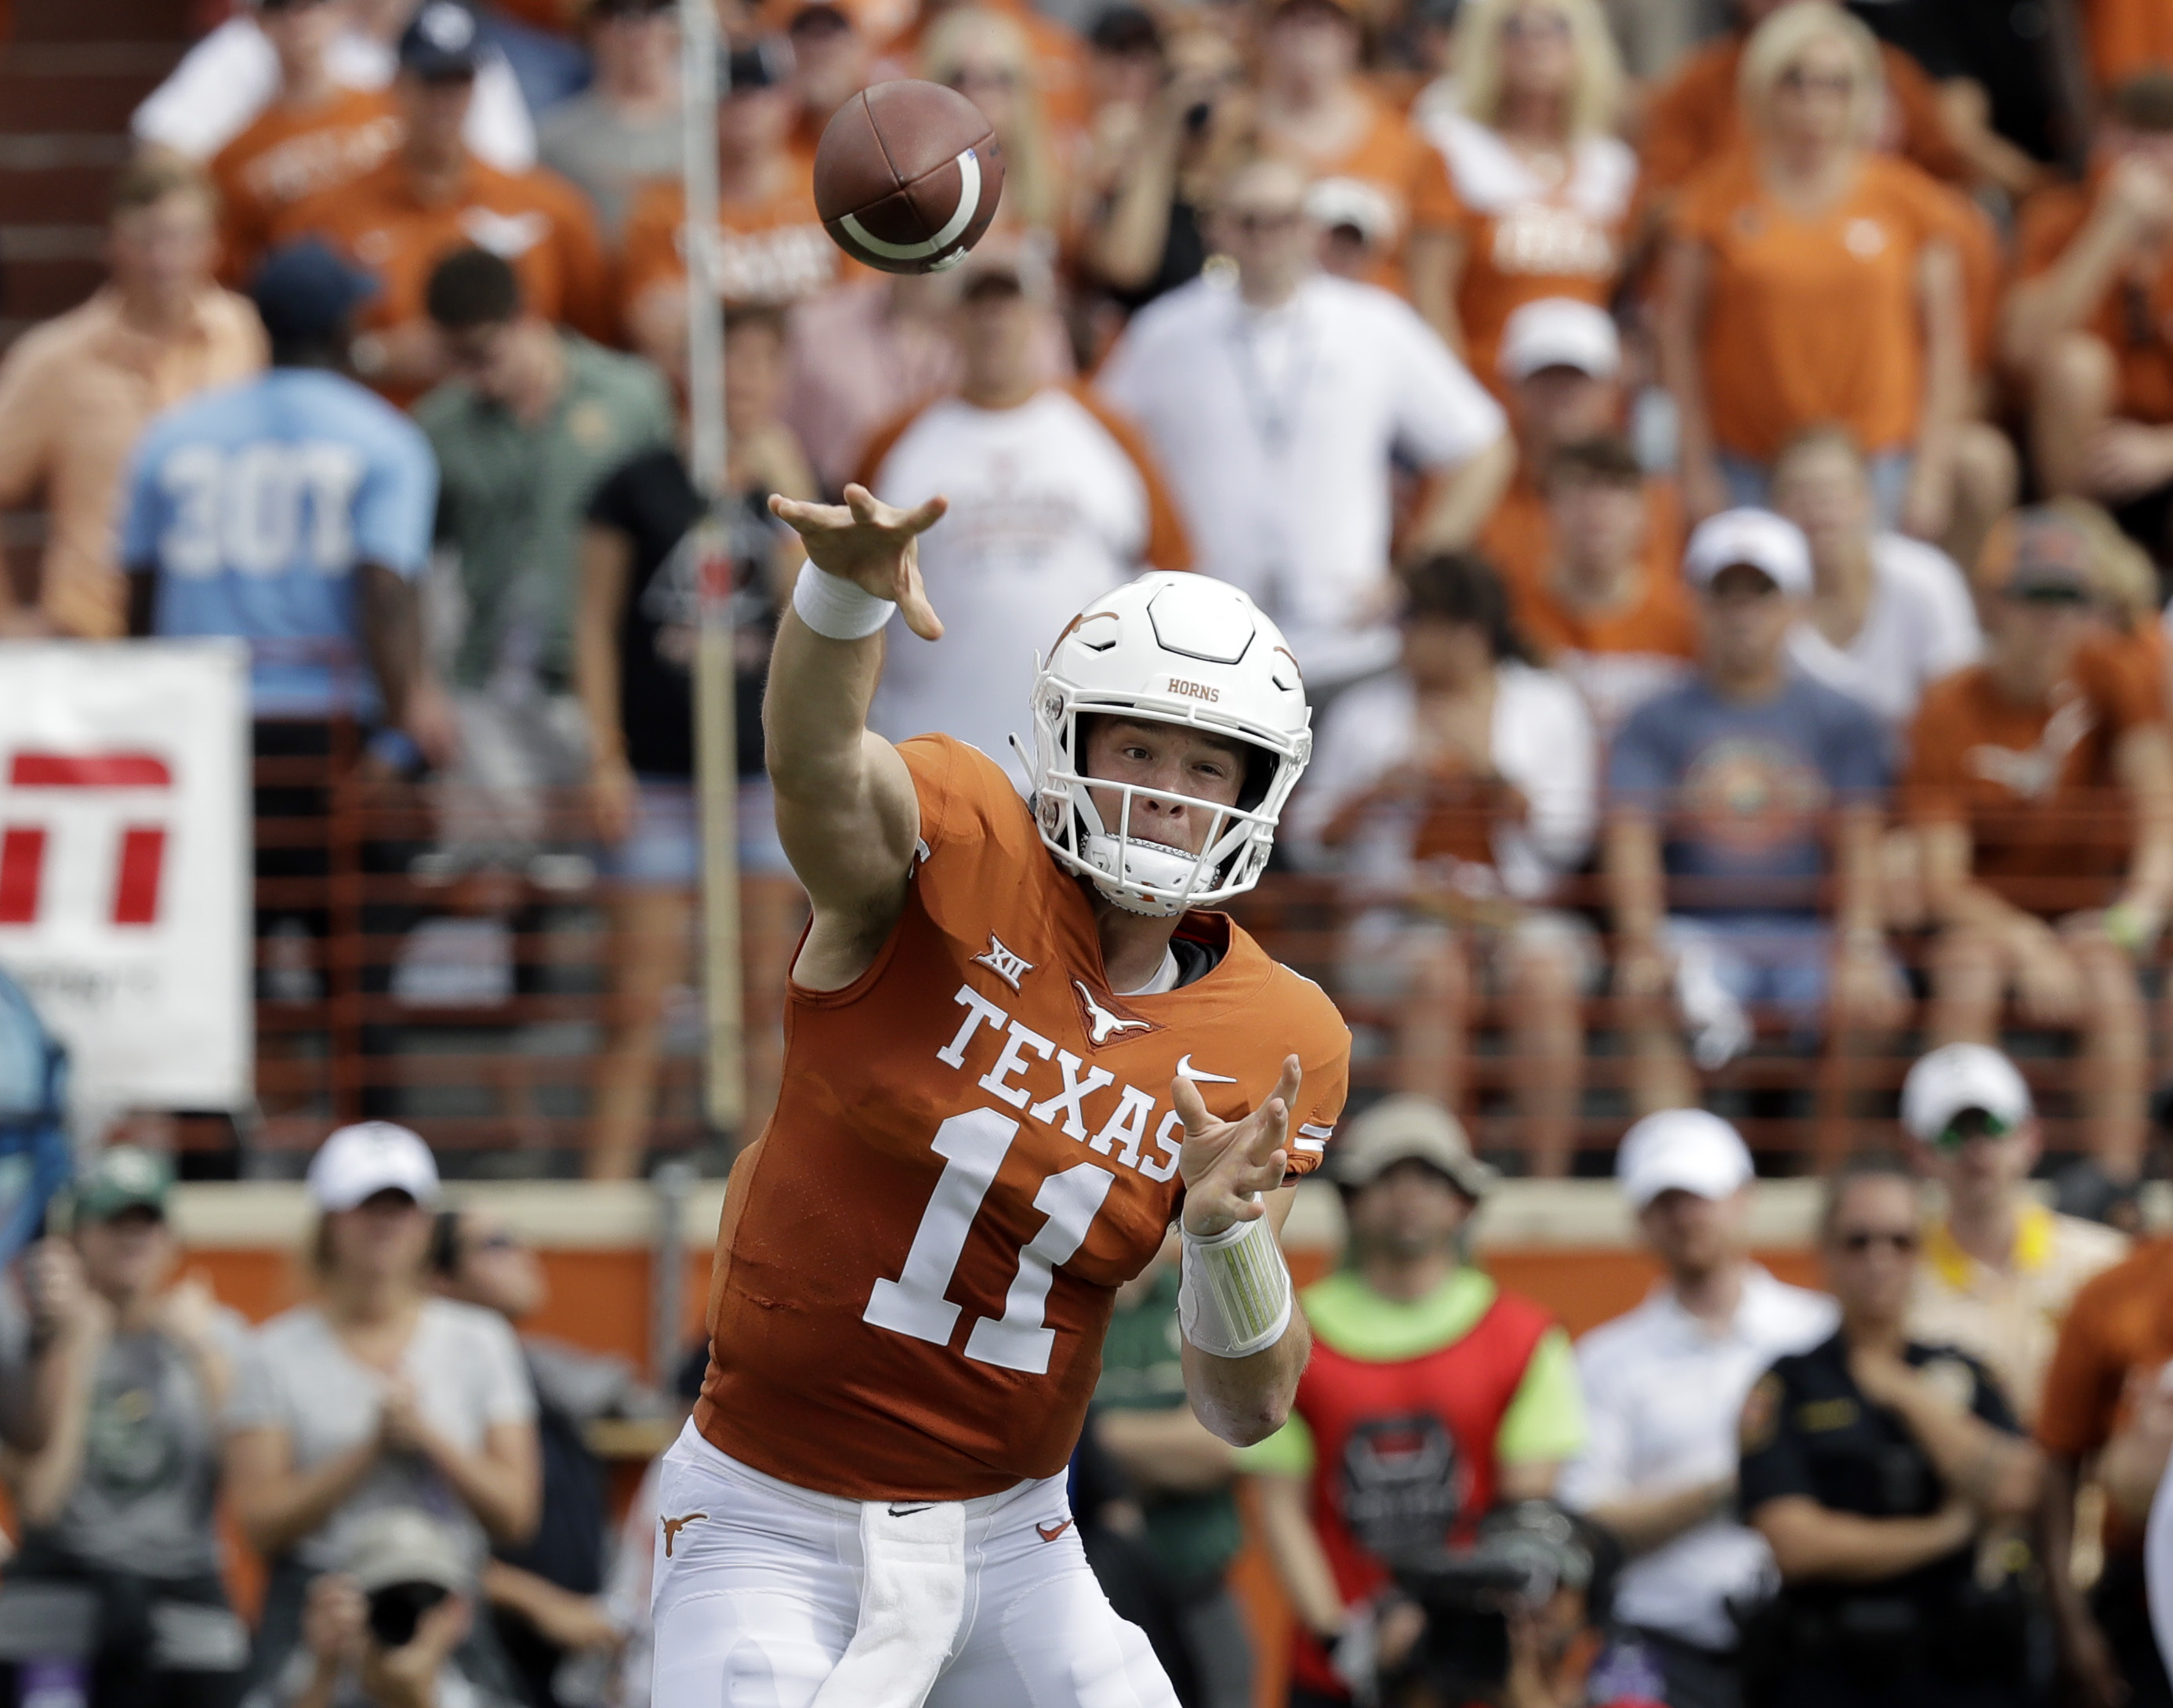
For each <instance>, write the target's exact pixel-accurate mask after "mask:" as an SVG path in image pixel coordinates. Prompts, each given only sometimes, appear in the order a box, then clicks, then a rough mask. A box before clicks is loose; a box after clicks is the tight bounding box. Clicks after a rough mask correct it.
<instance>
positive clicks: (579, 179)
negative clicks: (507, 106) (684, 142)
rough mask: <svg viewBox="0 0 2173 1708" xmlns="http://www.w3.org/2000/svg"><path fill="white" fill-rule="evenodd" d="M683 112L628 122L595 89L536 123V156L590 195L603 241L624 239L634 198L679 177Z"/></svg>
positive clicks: (614, 243) (562, 104)
mask: <svg viewBox="0 0 2173 1708" xmlns="http://www.w3.org/2000/svg"><path fill="white" fill-rule="evenodd" d="M679 148H680V139H679V110H678V109H677V107H676V106H675V107H674V108H673V109H672V110H671V111H670V112H668V113H666V114H664V115H662V116H661V117H657V118H653V119H644V120H640V121H633V120H629V119H628V118H626V117H625V116H623V115H622V114H619V113H617V112H614V111H613V110H612V108H611V107H610V106H609V105H607V104H606V102H605V101H604V100H603V98H602V97H601V95H599V94H597V93H596V91H595V90H594V89H586V90H584V91H583V92H582V93H581V94H577V95H575V96H574V97H573V98H572V99H571V100H563V101H560V102H559V103H558V105H556V106H554V107H553V108H551V109H550V110H548V111H547V112H546V113H545V114H544V115H543V116H542V117H541V118H539V119H538V120H537V121H536V152H537V155H538V157H540V158H541V159H542V162H543V164H545V165H547V166H548V167H549V168H550V169H551V170H553V171H554V172H556V173H558V175H560V176H561V177H565V178H570V179H572V180H574V183H575V184H577V185H579V186H580V187H581V188H582V189H583V190H585V191H587V192H588V197H589V200H590V202H592V203H594V204H595V207H596V224H598V225H599V226H601V228H602V229H603V235H604V241H605V242H606V243H607V244H608V245H610V246H611V247H612V248H614V249H616V248H617V246H618V243H619V240H620V239H621V238H623V237H624V236H625V235H626V217H627V215H628V213H630V212H631V211H632V210H633V207H634V194H635V192H636V191H639V189H640V187H641V186H642V185H643V184H644V183H645V182H647V181H648V180H650V179H651V178H676V177H677V176H678V175H679V170H680V166H679Z"/></svg>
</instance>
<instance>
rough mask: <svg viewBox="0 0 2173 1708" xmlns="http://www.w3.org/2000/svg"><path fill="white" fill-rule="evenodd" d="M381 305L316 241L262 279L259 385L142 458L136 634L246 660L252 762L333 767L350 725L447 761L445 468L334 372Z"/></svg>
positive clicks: (198, 414)
mask: <svg viewBox="0 0 2173 1708" xmlns="http://www.w3.org/2000/svg"><path fill="white" fill-rule="evenodd" d="M374 288H375V286H374V284H373V283H372V281H371V280H370V278H369V276H368V275H367V274H364V273H362V272H358V271H357V270H356V269H354V268H353V267H349V266H348V264H347V263H346V262H345V261H342V260H341V259H340V258H339V257H338V256H336V255H334V254H333V253H332V251H330V250H328V249H326V247H325V246H324V245H322V244H321V243H317V242H315V241H305V242H302V243H298V244H294V245H289V246H288V247H287V248H285V249H283V250H280V251H276V252H275V253H274V254H273V255H272V257H271V259H270V260H269V261H267V262H266V263H265V265H264V267H262V269H261V270H260V272H258V274H257V276H256V282H255V284H254V286H253V287H252V294H253V297H254V300H255V302H256V310H257V314H258V315H259V316H260V317H261V318H262V321H263V324H264V327H265V330H266V331H267V333H268V335H269V337H270V339H271V345H272V366H271V369H270V371H269V372H267V373H266V374H262V375H261V376H260V377H258V378H256V379H255V380H250V381H248V382H247V383H245V384H244V385H238V386H229V387H228V388H226V389H224V390H222V391H214V392H213V393H211V394H210V395H209V396H205V397H202V398H199V399H197V401H194V402H192V403H186V404H183V405H182V406H181V407H179V408H176V409H174V410H171V411H169V412H167V413H166V414H164V415H163V416H161V417H159V418H158V420H157V421H155V422H154V423H153V424H152V426H151V427H150V428H149V429H148V431H147V432H146V433H145V434H144V435H143V439H142V441H141V442H140V443H139V445H137V450H136V455H135V459H134V463H133V466H132V469H131V471H130V474H129V477H128V482H127V494H126V500H125V504H124V511H123V514H124V516H125V521H124V523H123V525H122V530H121V561H122V563H124V564H125V565H126V566H127V570H128V574H129V605H130V612H129V617H130V621H129V629H130V632H131V633H136V634H156V635H163V636H178V635H213V634H216V635H234V636H238V637H240V638H242V639H245V640H246V641H248V642H249V643H250V644H251V650H252V653H253V658H252V661H251V681H250V709H251V714H252V716H253V717H255V718H256V720H257V727H256V750H257V752H259V753H262V754H267V755H280V756H294V755H300V754H305V753H307V754H326V753H329V752H332V739H331V735H330V731H329V730H328V729H326V727H324V726H325V725H327V724H328V722H329V721H330V720H332V719H338V718H353V719H357V720H358V721H359V722H360V723H361V724H363V725H364V726H365V727H367V728H376V729H382V730H386V731H388V732H396V733H395V734H393V735H391V738H390V739H389V740H388V741H386V742H385V743H384V744H383V745H382V746H380V752H382V753H386V754H387V755H389V756H392V757H399V756H401V755H402V754H403V753H405V754H414V753H417V752H419V754H420V756H421V757H427V758H428V759H429V760H430V761H432V762H443V761H444V760H445V759H446V758H447V757H450V752H451V746H452V739H453V737H452V730H451V729H450V722H449V718H448V714H447V712H446V710H445V705H444V698H443V693H442V691H440V690H439V689H438V688H437V687H436V686H435V684H434V683H433V682H431V681H430V680H429V671H428V667H427V665H426V663H425V660H424V659H423V638H422V620H421V616H420V612H419V607H418V599H417V594H416V588H415V583H416V580H417V579H418V577H419V576H420V575H421V574H423V569H424V568H425V567H426V566H427V564H428V563H429V550H430V520H431V514H432V509H433V506H434V504H435V502H436V496H437V484H438V482H437V467H436V464H435V462H434V460H433V458H432V456H431V454H430V447H429V443H428V441H427V440H425V439H423V435H422V434H421V433H420V432H419V431H418V430H417V428H416V427H415V425H414V423H412V422H410V421H409V420H408V419H407V418H406V417H405V416H403V415H402V414H400V413H399V412H397V411H396V410H395V409H393V408H391V407H390V406H389V405H387V404H386V402H385V401H384V400H383V399H382V398H380V397H378V396H375V394H374V393H372V392H370V391H368V390H366V389H365V388H364V387H363V386H360V385H356V384H355V383H354V382H353V380H348V379H347V378H345V377H344V376H343V375H342V374H341V373H340V372H339V371H338V369H339V367H340V364H341V363H342V360H343V358H344V357H345V353H346V349H347V342H348V339H347V334H348V326H349V323H350V320H351V317H352V315H353V311H354V309H355V307H356V306H357V304H360V303H361V302H363V301H364V300H366V299H368V297H369V294H370V293H371V291H372V290H373V289H374ZM305 724H307V725H315V726H316V727H315V729H314V730H309V731H305V730H303V729H301V728H300V727H299V726H300V725H305ZM402 738H404V739H402ZM261 852H262V853H266V854H288V853H291V852H293V851H292V850H285V849H263V850H262V851H261ZM283 875H288V876H291V875H292V874H291V873H283ZM260 876H272V874H270V873H263V872H260Z"/></svg>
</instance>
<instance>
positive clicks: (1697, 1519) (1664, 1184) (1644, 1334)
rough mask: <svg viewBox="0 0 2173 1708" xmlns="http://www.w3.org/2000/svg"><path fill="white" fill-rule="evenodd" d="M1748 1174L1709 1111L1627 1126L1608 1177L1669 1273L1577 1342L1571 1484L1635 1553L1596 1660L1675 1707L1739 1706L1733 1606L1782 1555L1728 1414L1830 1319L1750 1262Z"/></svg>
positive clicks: (1594, 1516) (1741, 1153)
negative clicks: (1610, 1642)
mask: <svg viewBox="0 0 2173 1708" xmlns="http://www.w3.org/2000/svg"><path fill="white" fill-rule="evenodd" d="M1751 1176H1752V1169H1751V1162H1750V1151H1749V1150H1747V1149H1746V1148H1745V1147H1744V1143H1743V1139H1742V1135H1741V1134H1739V1133H1737V1132H1736V1130H1735V1129H1734V1128H1733V1127H1731V1126H1729V1125H1728V1123H1726V1122H1725V1121H1723V1120H1722V1119H1721V1118H1719V1117H1718V1116H1717V1115H1710V1114H1707V1113H1706V1112H1705V1111H1704V1110H1702V1109H1665V1110H1662V1111H1661V1112H1660V1113H1658V1114H1653V1115H1647V1117H1646V1118H1644V1119H1643V1120H1642V1121H1640V1122H1638V1123H1637V1124H1636V1126H1634V1127H1632V1128H1631V1129H1630V1130H1629V1131H1628V1132H1627V1133H1626V1134H1623V1137H1622V1145H1621V1148H1620V1150H1617V1151H1616V1153H1615V1180H1616V1182H1617V1183H1619V1184H1620V1187H1621V1189H1622V1195H1623V1197H1625V1198H1626V1199H1628V1200H1629V1203H1630V1207H1631V1210H1633V1211H1635V1212H1636V1217H1637V1227H1638V1231H1639V1232H1640V1233H1641V1234H1642V1236H1643V1239H1644V1243H1645V1246H1646V1247H1647V1249H1648V1250H1649V1251H1650V1252H1651V1253H1653V1256H1654V1257H1656V1258H1658V1259H1659V1261H1660V1263H1661V1266H1662V1268H1663V1271H1664V1274H1663V1278H1662V1280H1660V1281H1659V1282H1658V1283H1657V1284H1656V1285H1654V1286H1653V1290H1652V1291H1651V1292H1650V1293H1648V1294H1647V1296H1646V1297H1645V1301H1644V1303H1642V1305H1640V1306H1638V1307H1637V1308H1636V1310H1634V1311H1631V1312H1629V1313H1628V1314H1627V1315H1626V1316H1621V1317H1616V1318H1615V1320H1614V1321H1613V1322H1611V1323H1603V1324H1602V1325H1601V1326H1600V1327H1599V1328H1594V1329H1593V1331H1592V1332H1591V1333H1590V1334H1586V1335H1585V1336H1583V1338H1582V1339H1579V1340H1578V1342H1577V1379H1578V1381H1579V1382H1580V1383H1581V1384H1582V1386H1583V1389H1584V1401H1585V1410H1586V1416H1587V1419H1588V1431H1589V1433H1588V1437H1587V1439H1586V1441H1585V1445H1584V1451H1583V1452H1582V1453H1580V1454H1578V1456H1577V1457H1576V1458H1575V1459H1573V1460H1572V1461H1571V1462H1570V1463H1569V1464H1568V1465H1566V1467H1564V1468H1563V1470H1562V1476H1561V1498H1562V1500H1563V1501H1564V1503H1565V1504H1566V1505H1567V1506H1570V1507H1572V1509H1573V1510H1575V1511H1581V1512H1583V1514H1584V1515H1585V1516H1586V1517H1588V1518H1590V1519H1591V1520H1592V1521H1593V1522H1595V1523H1597V1524H1599V1525H1600V1526H1601V1527H1603V1528H1604V1529H1606V1530H1607V1531H1609V1532H1610V1533H1611V1534H1612V1535H1613V1536H1614V1537H1615V1539H1616V1540H1617V1541H1619V1542H1620V1544H1622V1547H1623V1549H1624V1551H1625V1552H1626V1553H1627V1554H1629V1555H1630V1560H1629V1562H1628V1564H1627V1565H1625V1566H1624V1567H1623V1570H1622V1576H1620V1578H1619V1579H1618V1580H1617V1581H1616V1583H1615V1622H1616V1624H1618V1625H1620V1627H1621V1628H1622V1630H1621V1632H1620V1635H1619V1637H1618V1638H1617V1640H1616V1641H1615V1644H1614V1646H1613V1648H1612V1651H1611V1652H1610V1654H1608V1655H1606V1656H1604V1657H1602V1659H1601V1661H1600V1662H1599V1667H1598V1668H1596V1670H1597V1671H1598V1672H1599V1673H1601V1674H1602V1675H1603V1676H1609V1677H1620V1676H1623V1675H1625V1674H1626V1673H1629V1672H1631V1670H1632V1669H1633V1668H1636V1669H1637V1670H1641V1671H1642V1670H1649V1672H1650V1673H1653V1674H1657V1677H1658V1682H1659V1684H1660V1686H1661V1688H1660V1689H1658V1690H1657V1691H1655V1692H1653V1695H1655V1696H1656V1697H1657V1699H1658V1700H1659V1701H1661V1702H1663V1703H1664V1704H1665V1705H1666V1708H1739V1705H1740V1703H1741V1701H1742V1695H1741V1690H1740V1686H1739V1679H1738V1675H1737V1662H1736V1653H1735V1651H1736V1645H1737V1641H1738V1639H1739V1632H1738V1630H1737V1628H1736V1624H1735V1619H1734V1614H1733V1613H1732V1611H1731V1609H1732V1608H1734V1607H1735V1606H1739V1605H1748V1604H1750V1603H1754V1602H1755V1601H1756V1600H1757V1599H1758V1598H1759V1597H1760V1596H1761V1595H1762V1594H1763V1593H1764V1592H1765V1591H1766V1587H1767V1584H1768V1582H1769V1581H1770V1579H1771V1572H1772V1570H1773V1563H1772V1560H1773V1557H1772V1554H1771V1550H1770V1549H1767V1547H1766V1540H1765V1538H1763V1537H1762V1536H1761V1535H1759V1534H1758V1533H1757V1532H1756V1531H1755V1530H1752V1529H1751V1528H1749V1527H1748V1526H1747V1525H1745V1524H1744V1522H1742V1520H1741V1519H1740V1518H1739V1517H1738V1516H1737V1513H1736V1510H1735V1454H1736V1423H1737V1420H1738V1419H1739V1416H1740V1415H1741V1414H1742V1410H1743V1402H1744V1399H1745V1398H1747V1397H1748V1396H1749V1394H1750V1385H1751V1384H1752V1383H1753V1382H1755V1381H1756V1380H1757V1379H1758V1377H1760V1376H1761V1375H1762V1374H1763V1373H1764V1372H1765V1371H1766V1367H1767V1366H1769V1365H1771V1363H1772V1361H1773V1360H1775V1359H1776V1358H1778V1357H1780V1356H1782V1355H1784V1354H1787V1353H1793V1352H1804V1351H1808V1350H1809V1349H1810V1348H1811V1347H1812V1346H1814V1345H1815V1344H1818V1343H1819V1342H1820V1341H1821V1340H1823V1339H1825V1338H1826V1336H1827V1335H1829V1334H1831V1333H1832V1332H1833V1328H1834V1323H1835V1317H1834V1308H1833V1303H1832V1301H1831V1300H1829V1299H1826V1298H1824V1297H1822V1296H1820V1295H1819V1294H1816V1293H1812V1292H1808V1291H1806V1290H1804V1289H1803V1288H1801V1287H1791V1286H1788V1285H1786V1284H1785V1283H1783V1282H1781V1281H1777V1280H1774V1279H1773V1277H1772V1276H1771V1274H1768V1273H1767V1272H1766V1270H1765V1269H1762V1268H1761V1267H1760V1266H1759V1265H1758V1264H1756V1263H1753V1262H1751V1261H1750V1257H1749V1256H1748V1249H1749V1233H1750V1226H1749V1224H1750V1203H1751V1193H1752V1180H1751ZM1639 1662H1642V1667H1640V1666H1639Z"/></svg>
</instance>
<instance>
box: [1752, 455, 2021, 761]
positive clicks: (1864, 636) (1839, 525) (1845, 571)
mask: <svg viewBox="0 0 2173 1708" xmlns="http://www.w3.org/2000/svg"><path fill="white" fill-rule="evenodd" d="M1773 508H1774V509H1776V510H1777V511H1778V512H1779V513H1780V514H1781V515H1784V516H1786V517H1787V519H1788V520H1790V521H1792V522H1793V523H1794V524H1795V525H1797V526H1798V528H1800V529H1802V530H1803V533H1804V540H1805V541H1806V542H1807V543H1808V544H1809V547H1810V548H1811V596H1810V603H1809V612H1808V620H1807V621H1806V622H1804V623H1803V624H1802V625H1800V626H1799V627H1798V628H1797V629H1796V631H1795V633H1794V634H1793V635H1792V636H1791V637H1790V645H1791V650H1792V651H1793V654H1794V656H1795V660H1796V662H1797V663H1798V664H1799V665H1802V666H1803V667H1804V670H1805V671H1808V672H1809V673H1810V674H1811V675H1813V676H1816V677H1818V679H1819V680H1820V681H1821V682H1829V683H1831V684H1832V685H1833V686H1834V687H1837V688H1840V689H1841V690H1843V691H1844V692H1847V693H1849V694H1852V695H1853V696H1854V697H1855V698H1858V699H1859V700H1861V701H1863V703H1864V704H1866V705H1867V706H1869V707H1870V708H1871V709H1873V710H1874V711H1875V712H1877V713H1878V714H1879V716H1880V717H1882V718H1884V719H1886V721H1887V722H1888V723H1889V724H1890V725H1893V726H1894V727H1895V729H1896V730H1905V729H1906V728H1907V727H1908V724H1909V720H1910V719H1911V718H1912V717H1914V716H1915V715H1916V711H1917V702H1918V701H1920V700H1922V698H1923V697H1924V691H1925V690H1926V689H1927V688H1928V687H1931V685H1932V684H1933V682H1938V680H1939V679H1940V678H1941V677H1942V676H1951V675H1953V674H1954V672H1955V671H1958V670H1960V669H1961V668H1963V667H1964V666H1965V665H1971V664H1974V663H1975V662H1976V657H1977V655H1978V653H1979V652H1980V651H1982V649H1983V645H1984V638H1983V636H1982V634H1980V633H1978V630H1977V621H1976V607H1975V606H1973V605H1972V604H1971V601H1970V590H1969V584H1968V583H1967V582H1965V580H1963V579H1962V573H1961V571H1960V570H1959V569H1957V568H1955V564H1954V561H1953V560H1952V559H1951V558H1949V557H1947V555H1946V554H1945V553H1944V552H1941V551H1939V550H1938V548H1937V547H1933V546H1927V545H1925V544H1923V543H1922V541H1916V540H1911V539H1909V538H1908V537H1907V536H1904V535H1901V534H1896V533H1894V532H1892V531H1889V530H1885V529H1882V528H1881V527H1879V524H1878V520H1877V518H1876V517H1875V516H1874V515H1873V511H1872V500H1871V485H1870V481H1869V478H1868V471H1867V470H1866V468H1865V466H1864V461H1863V452H1862V451H1861V450H1859V449H1858V446H1857V444H1856V441H1855V440H1854V439H1852V438H1851V437H1850V436H1849V434H1848V433H1847V430H1846V429H1845V428H1836V427H1814V428H1810V429H1809V431H1807V432H1804V433H1801V434H1798V435H1797V436H1796V437H1795V439H1793V440H1792V441H1791V442H1790V443H1789V444H1788V445H1787V448H1786V449H1784V450H1782V453H1781V454H1780V455H1779V456H1777V457H1776V458H1775V459H1774V461H1773Z"/></svg>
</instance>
